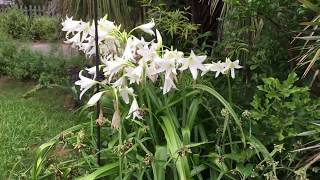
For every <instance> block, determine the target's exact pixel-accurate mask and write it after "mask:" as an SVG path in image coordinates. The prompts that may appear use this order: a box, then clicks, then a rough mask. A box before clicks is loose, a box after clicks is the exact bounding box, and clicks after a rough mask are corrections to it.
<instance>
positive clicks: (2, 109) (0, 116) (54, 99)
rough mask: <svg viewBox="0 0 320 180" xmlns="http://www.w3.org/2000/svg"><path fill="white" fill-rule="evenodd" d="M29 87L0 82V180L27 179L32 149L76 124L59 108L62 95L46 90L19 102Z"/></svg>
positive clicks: (66, 112)
mask: <svg viewBox="0 0 320 180" xmlns="http://www.w3.org/2000/svg"><path fill="white" fill-rule="evenodd" d="M32 87H33V83H21V82H13V81H12V80H10V79H6V78H0V102H1V103H0V131H1V132H2V133H1V134H0V143H1V146H0V179H29V178H28V176H27V174H26V171H27V170H28V169H29V167H30V166H31V164H32V163H33V161H34V158H35V156H34V153H35V150H36V148H37V147H38V146H40V145H41V144H42V143H45V142H46V141H49V140H50V137H52V136H55V135H56V134H58V133H60V132H61V131H63V130H64V129H67V128H69V127H71V126H74V125H76V124H77V123H79V122H80V120H79V117H77V116H75V114H73V113H72V112H70V111H67V110H66V109H65V108H64V107H63V104H64V101H65V99H64V98H65V97H66V96H67V95H66V92H65V91H61V90H57V89H46V90H43V91H41V92H38V93H37V96H34V97H31V98H28V99H24V98H22V95H23V94H24V93H25V92H26V91H28V90H29V89H30V88H32Z"/></svg>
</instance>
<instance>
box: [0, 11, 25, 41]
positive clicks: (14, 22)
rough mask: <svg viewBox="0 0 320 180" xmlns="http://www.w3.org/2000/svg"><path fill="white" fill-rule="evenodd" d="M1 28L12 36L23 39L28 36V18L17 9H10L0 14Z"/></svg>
mask: <svg viewBox="0 0 320 180" xmlns="http://www.w3.org/2000/svg"><path fill="white" fill-rule="evenodd" d="M0 18H1V20H0V22H1V24H2V29H3V30H4V31H5V32H6V33H8V34H9V35H11V36H12V37H13V38H17V39H24V38H28V37H29V34H28V32H29V27H30V26H29V24H30V23H29V19H28V17H27V16H25V15H24V14H23V12H22V11H21V10H19V9H15V8H13V9H10V10H8V11H7V12H5V13H2V14H1V15H0Z"/></svg>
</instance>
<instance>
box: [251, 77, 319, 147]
mask: <svg viewBox="0 0 320 180" xmlns="http://www.w3.org/2000/svg"><path fill="white" fill-rule="evenodd" d="M297 80H298V77H297V75H296V74H295V73H291V74H290V75H289V76H288V79H287V80H285V81H283V82H280V81H279V80H278V79H275V78H266V79H263V82H264V84H263V85H260V86H258V92H257V93H256V95H255V96H254V98H253V101H252V103H251V105H252V107H253V110H252V118H253V119H254V123H255V125H254V126H255V127H256V128H257V129H256V131H255V132H256V135H257V136H258V137H259V138H260V139H264V144H266V145H268V144H273V143H275V142H279V141H283V140H285V139H289V138H292V137H295V136H297V135H298V134H299V133H302V132H304V131H307V130H308V127H309V126H310V125H311V122H315V121H316V120H318V119H320V111H319V109H320V101H319V100H312V99H311V97H310V92H309V88H308V87H298V86H295V85H294V83H295V82H296V81H297Z"/></svg>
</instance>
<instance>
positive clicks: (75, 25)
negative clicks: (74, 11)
mask: <svg viewBox="0 0 320 180" xmlns="http://www.w3.org/2000/svg"><path fill="white" fill-rule="evenodd" d="M72 18H73V17H71V18H68V16H67V17H66V20H64V21H63V22H62V23H61V25H62V26H63V28H62V31H66V32H67V34H69V33H73V32H77V31H78V30H79V27H80V25H81V23H82V22H81V21H74V20H72Z"/></svg>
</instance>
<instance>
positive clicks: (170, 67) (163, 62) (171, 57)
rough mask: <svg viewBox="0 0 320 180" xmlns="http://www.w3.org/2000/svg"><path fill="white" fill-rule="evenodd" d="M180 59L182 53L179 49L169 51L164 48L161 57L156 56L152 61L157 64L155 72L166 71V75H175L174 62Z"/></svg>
mask: <svg viewBox="0 0 320 180" xmlns="http://www.w3.org/2000/svg"><path fill="white" fill-rule="evenodd" d="M181 59H183V53H182V52H180V51H169V50H165V53H164V55H163V58H162V59H161V58H156V59H155V60H154V61H155V63H156V64H157V66H158V70H157V73H161V72H164V71H165V73H166V77H169V76H172V75H176V74H177V70H176V64H177V62H179V61H180V60H181Z"/></svg>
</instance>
